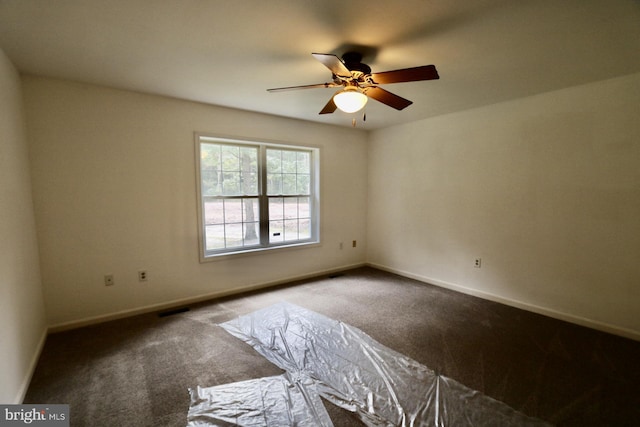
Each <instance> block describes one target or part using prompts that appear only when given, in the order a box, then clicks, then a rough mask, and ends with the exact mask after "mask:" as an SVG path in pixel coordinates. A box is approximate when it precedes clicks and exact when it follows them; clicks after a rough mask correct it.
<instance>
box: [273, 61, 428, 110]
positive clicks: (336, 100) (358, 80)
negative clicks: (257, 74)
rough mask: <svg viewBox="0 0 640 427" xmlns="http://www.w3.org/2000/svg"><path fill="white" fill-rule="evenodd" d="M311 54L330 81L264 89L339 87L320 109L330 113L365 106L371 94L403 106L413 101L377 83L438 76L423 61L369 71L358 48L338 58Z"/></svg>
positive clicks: (275, 90) (390, 104) (379, 99)
mask: <svg viewBox="0 0 640 427" xmlns="http://www.w3.org/2000/svg"><path fill="white" fill-rule="evenodd" d="M312 55H313V57H314V58H316V59H317V60H318V61H320V62H321V63H322V64H324V65H325V66H326V67H327V68H328V69H329V70H331V74H332V81H331V82H328V83H318V84H311V85H304V86H289V87H279V88H273V89H267V91H268V92H280V91H286V90H296V89H313V88H321V87H324V88H329V87H341V88H342V89H340V90H339V91H338V92H336V93H335V94H334V96H332V97H331V99H329V102H327V105H325V106H324V108H323V109H322V110H320V114H331V113H333V112H334V111H336V109H337V108H339V109H340V110H342V111H344V112H346V113H355V112H357V111H359V110H361V109H362V108H363V107H364V106H365V104H366V103H367V99H368V98H373V99H375V100H376V101H379V102H382V103H383V104H385V105H388V106H389V107H392V108H395V109H396V110H403V109H405V108H407V107H408V106H409V105H411V104H413V102H412V101H409V100H408V99H405V98H402V97H401V96H398V95H395V94H393V93H391V92H389V91H386V90H384V89H382V88H381V87H379V85H381V84H388V83H404V82H415V81H421V80H435V79H439V78H440V76H438V71H437V70H436V67H435V66H434V65H423V66H420V67H413V68H403V69H400V70H393V71H385V72H381V73H372V72H371V67H369V66H368V65H367V64H363V63H362V62H361V61H362V54H360V53H359V52H347V53H345V54H344V55H342V60H341V59H340V58H338V57H337V56H336V55H332V54H328V53H312Z"/></svg>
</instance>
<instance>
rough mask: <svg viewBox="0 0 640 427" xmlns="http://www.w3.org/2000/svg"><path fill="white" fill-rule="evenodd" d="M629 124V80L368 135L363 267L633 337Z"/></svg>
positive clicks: (639, 152) (636, 267)
mask: <svg viewBox="0 0 640 427" xmlns="http://www.w3.org/2000/svg"><path fill="white" fill-rule="evenodd" d="M638 117H640V74H635V75H630V76H626V77H621V78H617V79H613V80H607V81H601V82H597V83H593V84H589V85H585V86H579V87H573V88H568V89H565V90H561V91H557V92H552V93H546V94H541V95H538V96H533V97H529V98H524V99H520V100H517V101H513V102H506V103H502V104H498V105H492V106H487V107H483V108H478V109H474V110H470V111H465V112H460V113H456V114H451V115H446V116H441V117H437V118H433V119H428V120H423V121H419V122H414V123H411V124H407V125H403V126H397V127H393V128H388V129H386V130H380V131H377V132H375V133H373V134H372V135H371V138H370V151H369V164H368V168H369V180H368V182H369V195H368V197H369V203H368V206H369V207H368V239H367V244H368V254H367V259H368V261H369V262H371V263H372V264H374V265H378V266H380V267H384V268H386V269H389V270H392V271H396V272H401V273H403V274H406V275H408V276H412V277H416V278H420V279H422V280H426V281H429V282H433V283H437V284H440V285H443V286H449V287H452V288H456V289H459V290H463V291H465V292H469V293H472V294H476V295H482V296H484V297H487V298H491V299H495V300H498V301H503V302H507V303H510V304H514V305H519V306H523V307H527V308H529V309H532V310H535V311H540V312H543V313H546V314H551V315H554V316H556V317H561V318H565V319H569V320H572V321H574V322H578V323H583V324H588V325H590V326H594V327H597V328H601V329H605V330H610V331H614V332H616V333H621V334H624V335H627V336H633V337H635V338H636V339H640V315H639V313H640V262H639V260H640V258H639V257H640V120H639V119H638ZM476 257H481V258H482V267H481V268H480V269H477V268H474V267H473V262H474V259H475V258H476ZM425 309H428V308H427V307H425Z"/></svg>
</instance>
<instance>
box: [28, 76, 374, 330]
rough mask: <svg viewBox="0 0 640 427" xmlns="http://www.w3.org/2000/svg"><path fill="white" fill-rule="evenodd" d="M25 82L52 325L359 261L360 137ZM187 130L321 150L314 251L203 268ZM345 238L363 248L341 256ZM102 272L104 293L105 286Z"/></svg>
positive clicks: (256, 117)
mask: <svg viewBox="0 0 640 427" xmlns="http://www.w3.org/2000/svg"><path fill="white" fill-rule="evenodd" d="M23 83H24V93H25V105H26V111H27V119H28V126H29V131H30V137H29V141H30V150H31V157H32V170H33V187H34V203H35V208H36V222H37V227H38V236H39V243H40V246H41V253H42V257H41V268H42V278H43V287H44V293H45V299H46V301H47V314H48V321H49V324H50V325H53V326H61V325H64V324H65V323H68V322H77V321H84V320H89V319H92V318H96V317H97V318H100V317H102V316H109V315H113V314H115V313H122V314H125V313H128V312H131V310H137V309H140V308H144V307H150V306H155V305H157V304H165V303H170V302H173V301H178V300H182V299H191V298H196V297H200V296H204V295H215V294H217V293H221V292H229V291H233V290H238V289H241V288H243V287H247V286H253V285H263V284H268V283H273V282H278V281H284V280H287V279H291V278H296V277H301V276H305V275H308V274H313V273H321V272H325V271H332V270H335V269H340V268H347V267H350V266H354V265H361V264H363V263H364V262H365V245H364V238H365V222H364V220H363V212H364V211H365V208H366V179H367V171H366V136H367V135H366V133H365V132H363V131H360V130H357V129H355V130H354V129H350V128H336V127H331V126H325V125H320V124H315V123H310V122H302V121H295V120H290V119H284V118H277V117H273V116H268V115H263V114H254V113H249V112H242V111H237V110H230V109H226V108H219V107H213V106H208V105H204V104H197V103H191V102H186V101H179V100H175V99H168V98H162V97H155V96H150V95H142V94H137V93H132V92H125V91H118V90H113V89H106V88H101V87H97V86H91V85H83V84H78V83H70V82H64V81H58V80H53V79H46V78H35V77H24V78H23ZM196 131H198V132H206V133H212V134H221V135H228V136H236V137H249V138H251V137H255V138H259V139H267V140H271V141H282V142H293V143H302V144H311V145H314V146H319V147H320V149H321V198H322V213H321V239H322V245H321V246H320V247H315V248H305V249H298V250H286V251H273V252H270V253H268V254H262V255H260V256H248V257H243V258H236V259H232V260H227V261H216V262H209V263H204V264H200V263H199V258H198V235H197V230H198V226H197V216H196V187H195V185H196V184H195V182H196V173H195V155H194V132H196ZM351 240H358V241H359V242H361V243H363V244H361V245H358V247H356V248H351V246H350V245H346V244H345V245H344V249H342V250H340V249H339V243H340V242H341V241H344V242H350V241H351ZM139 269H146V270H147V271H148V274H149V280H148V281H147V282H138V278H137V271H138V270H139ZM107 273H110V274H113V275H114V277H115V286H112V287H105V286H104V282H103V276H104V275H105V274H107Z"/></svg>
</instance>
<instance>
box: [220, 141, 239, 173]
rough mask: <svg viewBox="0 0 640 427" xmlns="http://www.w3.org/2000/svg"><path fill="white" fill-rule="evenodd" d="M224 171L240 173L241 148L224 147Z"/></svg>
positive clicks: (222, 147) (222, 148)
mask: <svg viewBox="0 0 640 427" xmlns="http://www.w3.org/2000/svg"><path fill="white" fill-rule="evenodd" d="M221 151H222V170H223V171H233V172H236V171H239V170H240V156H239V148H238V147H234V146H232V145H222V146H221Z"/></svg>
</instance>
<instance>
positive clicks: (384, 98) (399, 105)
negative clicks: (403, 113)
mask: <svg viewBox="0 0 640 427" xmlns="http://www.w3.org/2000/svg"><path fill="white" fill-rule="evenodd" d="M364 94H365V95H367V96H368V97H370V98H373V99H375V100H376V101H380V102H382V103H383V104H386V105H388V106H389V107H391V108H395V109H396V110H403V109H405V108H407V107H408V106H409V105H411V104H413V101H409V100H408V99H404V98H403V97H401V96H398V95H395V94H393V93H391V92H389V91H386V90H384V89H382V88H380V87H377V86H372V87H369V88H366V89H365V90H364Z"/></svg>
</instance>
